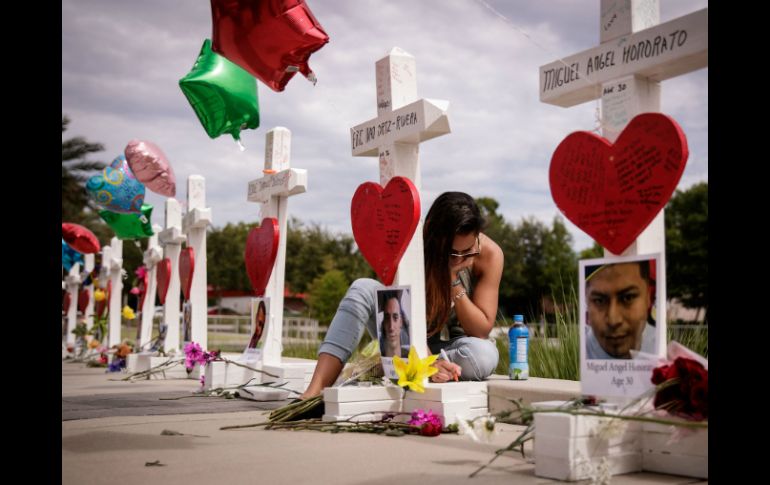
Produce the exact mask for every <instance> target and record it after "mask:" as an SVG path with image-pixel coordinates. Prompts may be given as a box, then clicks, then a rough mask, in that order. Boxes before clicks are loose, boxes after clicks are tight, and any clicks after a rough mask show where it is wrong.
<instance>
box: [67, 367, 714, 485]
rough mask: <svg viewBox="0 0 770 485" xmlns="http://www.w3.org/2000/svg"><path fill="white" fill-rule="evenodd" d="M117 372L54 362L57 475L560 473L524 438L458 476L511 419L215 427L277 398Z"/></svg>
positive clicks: (373, 478)
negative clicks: (440, 426)
mask: <svg viewBox="0 0 770 485" xmlns="http://www.w3.org/2000/svg"><path fill="white" fill-rule="evenodd" d="M121 376H122V374H105V373H104V369H99V368H87V367H85V365H83V364H75V363H67V362H63V363H62V484H72V485H89V484H114V483H119V484H120V485H131V484H139V485H149V484H156V483H157V484H163V485H176V484H179V485H182V484H184V485H189V484H191V483H228V484H259V483H266V484H301V483H312V484H314V485H320V484H341V485H344V484H364V483H366V484H375V485H376V484H383V485H384V484H393V483H397V484H399V485H409V484H415V485H417V484H419V485H430V484H436V485H450V484H465V485H468V484H474V483H483V484H487V483H490V484H497V483H500V484H503V483H504V484H506V485H510V484H511V483H516V484H549V483H562V482H555V481H552V480H548V479H542V478H538V477H535V475H534V464H533V463H532V460H531V457H530V455H529V454H530V453H531V447H528V448H526V451H527V458H522V457H521V455H514V454H506V455H504V456H502V457H500V458H499V459H497V460H496V461H495V462H494V464H493V465H492V466H491V467H489V468H487V469H486V470H484V471H483V472H481V473H480V474H479V475H478V476H477V477H476V478H474V479H468V475H469V474H470V473H471V472H473V471H474V470H475V469H476V468H478V467H479V466H480V465H482V464H483V463H486V462H487V461H489V459H491V458H492V457H493V456H494V451H495V450H497V449H499V448H502V447H504V446H506V445H507V444H508V443H510V442H512V441H513V440H514V438H515V437H516V436H518V434H519V433H520V432H521V429H522V427H520V426H513V425H500V426H499V428H500V431H499V434H498V435H496V436H495V437H494V440H493V442H492V443H490V444H481V443H474V442H472V441H470V440H468V439H467V438H465V437H463V436H458V435H455V434H448V435H442V436H439V437H436V438H425V437H420V436H403V437H387V436H380V435H369V434H354V433H350V434H345V433H342V434H332V433H320V432H315V431H266V430H264V429H262V428H261V427H253V428H244V429H238V430H220V428H221V427H223V426H230V425H242V424H252V423H259V422H264V421H265V420H266V415H267V412H266V411H265V409H271V408H274V407H276V406H278V405H281V404H283V403H281V402H278V403H257V402H253V401H246V400H238V399H232V400H231V399H223V398H200V397H191V398H186V399H181V400H161V398H168V397H179V396H182V395H186V394H189V393H190V392H191V391H193V390H195V389H196V388H197V387H198V382H197V381H195V380H191V379H189V380H188V379H175V380H148V381H139V382H134V383H129V382H122V381H112V380H110V379H113V378H119V377H121ZM164 431H165V433H164ZM169 432H174V433H182V434H181V435H179V434H171V435H169ZM149 463H157V465H148V464H149ZM583 483H586V482H583ZM612 483H613V485H636V484H696V483H697V484H703V483H707V482H703V481H698V480H694V479H691V478H685V477H675V476H670V475H660V474H654V473H635V474H629V475H619V476H615V477H613V480H612Z"/></svg>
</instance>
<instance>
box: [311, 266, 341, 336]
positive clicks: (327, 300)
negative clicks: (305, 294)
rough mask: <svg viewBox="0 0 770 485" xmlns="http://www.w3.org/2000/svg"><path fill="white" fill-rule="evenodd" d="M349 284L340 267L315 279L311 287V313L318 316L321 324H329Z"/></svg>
mask: <svg viewBox="0 0 770 485" xmlns="http://www.w3.org/2000/svg"><path fill="white" fill-rule="evenodd" d="M349 285H350V281H349V280H348V279H347V278H345V275H344V274H343V273H342V271H340V270H338V269H332V270H329V271H327V272H326V273H324V274H323V275H322V276H320V277H318V278H316V279H315V280H313V283H312V285H311V287H310V300H309V303H310V315H311V316H313V317H315V318H317V319H318V323H320V324H321V325H329V323H331V321H332V318H334V314H335V313H336V312H337V307H338V306H339V304H340V300H342V297H344V296H345V293H346V292H347V291H348V286H349Z"/></svg>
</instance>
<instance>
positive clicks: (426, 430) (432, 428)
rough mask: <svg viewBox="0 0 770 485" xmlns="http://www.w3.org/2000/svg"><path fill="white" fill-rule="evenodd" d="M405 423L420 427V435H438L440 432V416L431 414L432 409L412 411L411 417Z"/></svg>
mask: <svg viewBox="0 0 770 485" xmlns="http://www.w3.org/2000/svg"><path fill="white" fill-rule="evenodd" d="M407 424H411V425H412V426H419V427H420V434H421V435H422V436H438V435H440V434H441V428H442V426H441V417H440V416H439V415H437V414H433V410H429V411H428V412H427V413H426V412H425V411H424V410H423V409H415V410H414V411H412V419H410V420H409V422H408V423H407Z"/></svg>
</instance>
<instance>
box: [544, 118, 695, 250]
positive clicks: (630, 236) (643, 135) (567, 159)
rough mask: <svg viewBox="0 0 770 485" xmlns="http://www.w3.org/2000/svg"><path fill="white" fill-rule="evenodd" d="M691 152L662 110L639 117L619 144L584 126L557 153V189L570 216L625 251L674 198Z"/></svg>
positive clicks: (553, 160)
mask: <svg viewBox="0 0 770 485" xmlns="http://www.w3.org/2000/svg"><path fill="white" fill-rule="evenodd" d="M688 156H689V151H688V148H687V139H686V138H685V136H684V133H683V132H682V129H681V128H680V127H679V125H678V124H677V123H676V121H674V120H673V119H672V118H670V117H668V116H666V115H664V114H660V113H643V114H640V115H638V116H636V117H634V119H632V120H631V121H630V122H629V123H628V125H627V126H626V128H625V129H624V130H623V132H622V133H621V134H620V136H618V139H617V140H616V141H615V143H614V144H612V143H610V142H609V141H608V140H607V139H605V138H602V137H600V136H597V135H594V134H593V133H589V132H585V131H578V132H575V133H572V134H570V135H568V136H567V137H566V138H565V139H564V140H563V141H562V142H561V143H560V144H559V146H558V147H557V148H556V151H555V152H554V154H553V157H552V158H551V167H550V171H549V178H550V185H551V195H552V196H553V200H554V202H556V206H557V207H558V208H559V210H560V211H561V212H562V213H563V214H564V215H565V216H566V217H567V219H569V220H570V221H572V222H573V223H574V224H575V225H576V226H578V227H579V228H580V229H582V230H583V231H585V233H586V234H588V235H589V236H591V237H592V238H594V239H595V240H596V242H598V243H599V244H601V245H602V246H603V247H605V248H607V249H609V250H610V251H611V252H612V253H613V254H621V253H622V252H623V251H625V250H626V248H628V246H630V245H631V244H632V243H633V242H634V240H635V239H636V238H637V236H639V234H641V232H642V231H643V230H644V229H645V228H646V227H647V226H648V225H649V224H650V222H652V220H653V219H654V218H655V216H656V215H657V214H658V212H660V210H661V209H663V207H664V206H665V205H666V203H667V202H668V200H669V199H670V198H671V194H673V193H674V190H675V189H676V185H677V184H678V183H679V179H680V178H681V177H682V172H683V171H684V167H685V164H686V163H687V157H688Z"/></svg>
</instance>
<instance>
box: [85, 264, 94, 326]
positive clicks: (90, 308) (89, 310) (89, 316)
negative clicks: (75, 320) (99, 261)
mask: <svg viewBox="0 0 770 485" xmlns="http://www.w3.org/2000/svg"><path fill="white" fill-rule="evenodd" d="M83 259H85V265H84V266H85V274H86V275H89V274H91V271H93V270H94V261H95V260H96V257H95V256H94V255H93V254H84V255H83ZM85 289H86V290H88V304H87V305H86V309H85V311H84V312H83V316H84V317H85V319H86V328H87V329H88V330H91V327H93V326H94V279H93V278H91V283H90V284H89V285H88V286H86V288H85Z"/></svg>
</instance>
